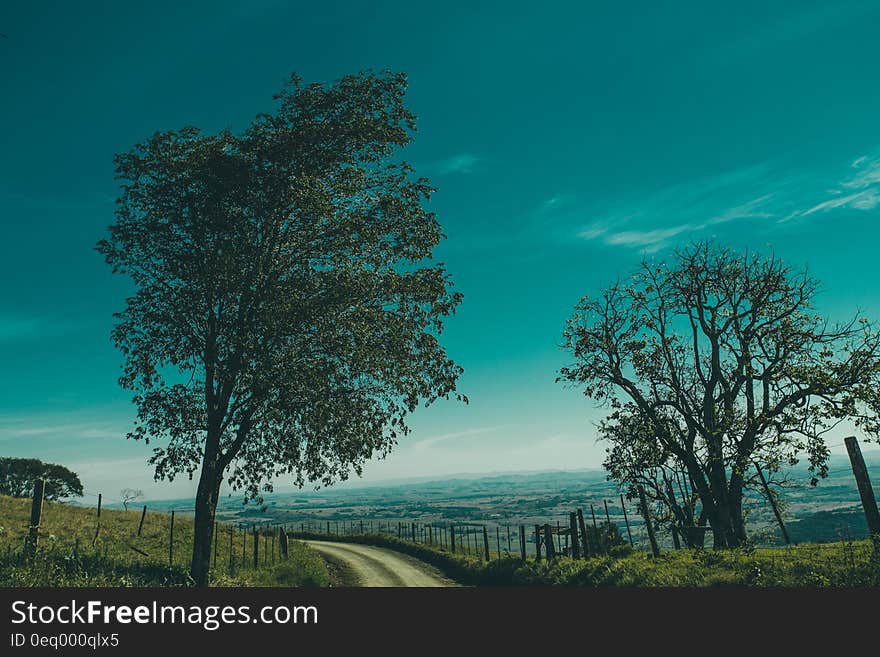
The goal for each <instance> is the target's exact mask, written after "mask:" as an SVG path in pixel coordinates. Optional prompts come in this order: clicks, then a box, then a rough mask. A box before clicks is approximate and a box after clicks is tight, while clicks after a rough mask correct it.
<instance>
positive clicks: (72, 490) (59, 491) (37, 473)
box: [0, 457, 83, 500]
mask: <svg viewBox="0 0 880 657" xmlns="http://www.w3.org/2000/svg"><path fill="white" fill-rule="evenodd" d="M37 479H44V480H45V482H46V483H45V487H44V488H43V499H46V500H60V499H64V498H67V497H80V496H81V495H82V494H83V487H82V483H81V482H80V480H79V477H78V476H77V474H76V473H75V472H72V471H70V470H68V469H67V468H65V467H64V466H63V465H55V464H54V463H43V462H42V461H40V460H39V459H17V458H8V457H6V458H0V494H2V495H11V496H12V497H30V496H31V495H33V493H34V482H35V481H36V480H37Z"/></svg>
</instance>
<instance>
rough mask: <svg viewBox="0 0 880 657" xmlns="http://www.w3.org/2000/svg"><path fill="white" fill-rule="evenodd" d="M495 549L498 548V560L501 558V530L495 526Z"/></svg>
mask: <svg viewBox="0 0 880 657" xmlns="http://www.w3.org/2000/svg"><path fill="white" fill-rule="evenodd" d="M495 547H496V548H498V558H499V559H500V558H501V528H500V527H499V526H498V525H495Z"/></svg>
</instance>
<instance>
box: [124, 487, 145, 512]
mask: <svg viewBox="0 0 880 657" xmlns="http://www.w3.org/2000/svg"><path fill="white" fill-rule="evenodd" d="M143 496H144V491H142V490H140V489H139V488H123V489H122V490H121V491H119V497H120V498H122V506H123V507H124V508H125V510H126V511H128V503H129V502H134V501H135V500H136V499H138V498H141V497H143Z"/></svg>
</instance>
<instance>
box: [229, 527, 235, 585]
mask: <svg viewBox="0 0 880 657" xmlns="http://www.w3.org/2000/svg"><path fill="white" fill-rule="evenodd" d="M234 538H235V528H234V527H233V526H232V525H229V576H230V577H232V576H233V575H234V574H235V546H234V545H233V544H232V542H233V539H234Z"/></svg>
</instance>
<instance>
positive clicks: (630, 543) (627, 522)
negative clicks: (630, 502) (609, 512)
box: [620, 493, 634, 547]
mask: <svg viewBox="0 0 880 657" xmlns="http://www.w3.org/2000/svg"><path fill="white" fill-rule="evenodd" d="M620 508H621V509H623V522H624V523H626V535H627V536H628V537H629V546H630V547H633V546H634V543H633V535H632V532H631V531H630V528H629V516H627V515H626V502H624V501H623V493H621V494H620Z"/></svg>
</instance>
